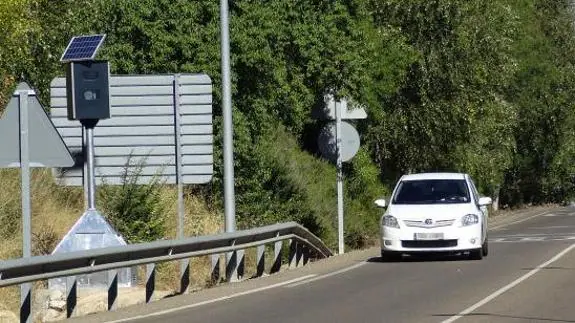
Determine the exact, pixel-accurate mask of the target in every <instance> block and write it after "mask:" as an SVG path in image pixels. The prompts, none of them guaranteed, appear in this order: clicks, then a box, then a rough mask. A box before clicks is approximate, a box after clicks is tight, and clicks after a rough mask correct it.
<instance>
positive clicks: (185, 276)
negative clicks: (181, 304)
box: [180, 259, 190, 294]
mask: <svg viewBox="0 0 575 323" xmlns="http://www.w3.org/2000/svg"><path fill="white" fill-rule="evenodd" d="M189 290H190V260H189V259H183V260H181V262H180V294H187V293H188V292H189Z"/></svg>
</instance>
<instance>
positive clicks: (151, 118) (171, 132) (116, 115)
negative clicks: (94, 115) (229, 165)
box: [50, 74, 213, 186]
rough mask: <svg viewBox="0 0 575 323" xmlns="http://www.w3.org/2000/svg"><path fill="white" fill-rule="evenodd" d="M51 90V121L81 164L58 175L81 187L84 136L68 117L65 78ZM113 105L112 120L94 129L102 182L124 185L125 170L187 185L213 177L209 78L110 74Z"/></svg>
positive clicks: (98, 174) (141, 177)
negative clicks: (179, 180)
mask: <svg viewBox="0 0 575 323" xmlns="http://www.w3.org/2000/svg"><path fill="white" fill-rule="evenodd" d="M50 91H51V92H50V96H51V109H50V112H51V116H50V118H51V120H52V122H53V123H54V125H55V127H56V129H57V130H58V132H59V133H60V135H61V136H62V138H63V139H64V142H65V143H66V145H67V146H68V148H69V149H70V151H71V152H72V155H73V156H74V157H75V159H76V160H77V163H76V165H79V166H78V167H72V168H60V169H56V171H55V174H56V177H57V178H58V182H59V183H61V184H62V185H70V186H81V185H82V183H83V180H82V176H83V166H82V164H83V163H82V162H81V160H82V143H83V139H82V138H83V132H82V127H81V125H80V122H78V121H70V120H68V119H67V107H66V104H67V100H66V79H65V78H56V79H54V80H53V81H52V84H51V89H50ZM110 105H111V107H110V112H111V115H112V118H110V119H107V120H102V121H100V122H99V123H98V126H97V127H96V128H95V129H94V142H95V157H96V158H95V159H96V170H95V172H96V181H97V183H98V184H102V183H104V182H105V183H107V184H112V185H117V184H121V183H122V182H123V179H122V178H123V174H125V173H126V172H128V173H130V174H133V173H136V172H139V176H138V181H139V182H140V183H148V182H150V180H152V179H153V178H155V177H156V176H160V177H161V179H162V180H165V182H166V183H169V184H174V183H176V182H177V178H178V176H181V179H182V183H184V184H201V183H207V182H209V181H210V180H211V179H212V175H213V124H212V83H211V79H210V78H209V76H207V75H205V74H180V75H144V76H142V75H138V76H129V75H122V76H119V75H115V76H111V77H110ZM178 156H179V158H178ZM178 161H181V163H178ZM179 169H180V170H181V171H180V172H178V170H179Z"/></svg>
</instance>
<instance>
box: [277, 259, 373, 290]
mask: <svg viewBox="0 0 575 323" xmlns="http://www.w3.org/2000/svg"><path fill="white" fill-rule="evenodd" d="M365 264H367V262H365V261H362V262H360V263H358V264H355V265H352V266H349V267H346V268H343V269H340V270H337V271H334V272H332V273H329V274H325V275H321V276H317V277H314V278H310V279H306V280H303V281H299V282H297V283H293V284H289V285H287V286H285V287H284V288H293V287H296V286H300V285H304V284H308V283H311V282H314V281H318V280H320V279H324V278H328V277H331V276H335V275H339V274H343V273H345V272H348V271H350V270H354V269H356V268H359V267H361V266H363V265H365Z"/></svg>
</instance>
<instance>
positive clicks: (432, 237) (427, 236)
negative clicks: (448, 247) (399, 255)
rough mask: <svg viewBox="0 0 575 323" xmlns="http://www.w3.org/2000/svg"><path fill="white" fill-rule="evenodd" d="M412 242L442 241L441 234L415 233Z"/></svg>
mask: <svg viewBox="0 0 575 323" xmlns="http://www.w3.org/2000/svg"><path fill="white" fill-rule="evenodd" d="M414 240H443V233H437V232H426V233H416V234H415V235H414Z"/></svg>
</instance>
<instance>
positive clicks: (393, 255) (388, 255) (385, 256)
mask: <svg viewBox="0 0 575 323" xmlns="http://www.w3.org/2000/svg"><path fill="white" fill-rule="evenodd" d="M381 261H382V262H396V261H401V253H398V252H393V251H383V250H382V251H381Z"/></svg>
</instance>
